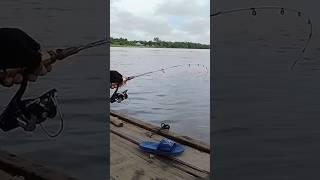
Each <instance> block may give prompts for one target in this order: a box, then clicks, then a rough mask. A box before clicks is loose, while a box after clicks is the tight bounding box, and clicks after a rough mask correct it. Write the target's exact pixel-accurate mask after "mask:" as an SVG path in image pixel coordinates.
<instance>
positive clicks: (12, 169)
mask: <svg viewBox="0 0 320 180" xmlns="http://www.w3.org/2000/svg"><path fill="white" fill-rule="evenodd" d="M0 168H1V169H2V170H3V171H5V172H8V173H9V174H13V175H18V176H23V177H24V178H25V179H32V180H57V179H59V180H76V179H75V178H73V177H70V176H67V175H65V174H63V173H60V172H56V171H54V170H51V169H49V168H47V167H45V166H43V165H40V164H36V163H33V162H31V161H29V160H27V159H23V158H21V157H18V156H16V155H14V154H10V153H8V152H5V151H0Z"/></svg>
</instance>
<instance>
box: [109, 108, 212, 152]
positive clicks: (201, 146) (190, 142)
mask: <svg viewBox="0 0 320 180" xmlns="http://www.w3.org/2000/svg"><path fill="white" fill-rule="evenodd" d="M110 115H112V116H114V117H117V118H119V119H121V120H123V121H126V122H129V123H131V124H134V125H136V126H138V127H141V128H144V129H146V130H149V131H151V132H154V133H158V134H159V135H161V136H164V137H167V138H170V139H172V140H174V141H176V142H179V143H181V144H184V145H187V146H190V147H193V148H195V149H198V150H200V151H203V152H206V153H210V146H209V145H208V144H205V143H203V142H201V141H199V140H196V139H193V138H191V137H188V136H182V135H180V134H177V133H174V132H171V131H158V129H159V128H158V127H156V126H154V125H152V124H149V123H146V122H144V121H142V120H139V119H136V118H133V117H130V116H128V115H125V114H122V113H120V112H117V111H114V110H110Z"/></svg>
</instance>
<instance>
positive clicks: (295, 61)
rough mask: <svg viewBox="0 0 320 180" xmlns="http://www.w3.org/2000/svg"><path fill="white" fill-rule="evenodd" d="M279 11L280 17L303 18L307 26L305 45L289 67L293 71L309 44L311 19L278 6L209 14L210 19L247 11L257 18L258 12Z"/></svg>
mask: <svg viewBox="0 0 320 180" xmlns="http://www.w3.org/2000/svg"><path fill="white" fill-rule="evenodd" d="M269 9H271V10H279V14H280V15H281V16H284V15H285V14H286V12H293V13H295V14H297V17H303V18H305V21H306V23H307V25H308V26H309V33H308V36H307V38H306V43H305V45H304V46H303V47H302V49H301V52H300V54H299V55H298V57H297V58H296V59H295V60H294V61H293V63H292V64H291V66H290V69H291V70H293V69H294V67H295V66H296V65H297V64H298V62H299V60H300V59H301V58H302V57H303V55H304V53H305V51H306V49H307V47H308V46H309V44H310V41H311V38H312V35H313V25H312V21H311V18H310V17H308V16H307V15H306V14H305V13H303V12H301V11H299V10H297V9H293V8H285V7H278V6H262V7H252V8H239V9H231V10H224V11H218V12H216V13H213V14H211V15H210V16H211V17H216V16H221V15H224V14H234V13H238V12H242V11H248V12H249V14H251V15H252V16H257V15H258V10H269Z"/></svg>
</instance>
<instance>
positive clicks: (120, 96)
mask: <svg viewBox="0 0 320 180" xmlns="http://www.w3.org/2000/svg"><path fill="white" fill-rule="evenodd" d="M183 66H187V67H191V66H198V67H203V68H205V70H206V72H207V73H208V71H209V69H208V67H206V66H205V65H203V64H179V65H174V66H169V67H165V68H161V69H157V70H154V71H148V72H145V73H141V74H137V75H133V76H129V77H125V78H124V80H123V84H126V83H127V82H128V81H130V80H132V79H135V78H138V77H143V76H147V75H150V74H154V73H158V72H165V71H167V70H169V69H174V68H178V67H183ZM123 84H122V85H123ZM118 90H119V86H117V88H116V90H115V91H114V92H113V94H112V95H111V97H110V102H111V103H114V102H117V103H121V102H122V101H123V100H125V99H128V94H127V92H128V90H125V91H123V92H121V93H119V92H118Z"/></svg>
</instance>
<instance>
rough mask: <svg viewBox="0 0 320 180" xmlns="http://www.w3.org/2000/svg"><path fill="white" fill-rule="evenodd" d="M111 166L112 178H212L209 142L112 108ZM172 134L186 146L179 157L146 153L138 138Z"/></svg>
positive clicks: (127, 179) (146, 139)
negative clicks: (160, 128)
mask: <svg viewBox="0 0 320 180" xmlns="http://www.w3.org/2000/svg"><path fill="white" fill-rule="evenodd" d="M110 131H111V133H110V148H111V149H110V159H111V160H110V169H111V171H110V172H111V179H113V180H150V179H154V180H156V179H158V180H160V179H161V180H165V179H168V180H181V179H186V180H189V179H209V176H210V146H209V145H207V144H205V143H203V142H201V141H198V140H195V139H192V138H190V137H187V136H182V135H179V134H177V133H174V132H171V131H170V130H169V131H168V130H161V131H159V127H156V126H154V125H151V124H149V123H146V122H144V121H141V120H138V119H135V118H132V117H129V116H127V115H125V114H121V113H119V112H116V111H111V112H110ZM164 137H166V138H169V139H171V140H174V141H176V142H178V143H180V144H183V145H184V147H185V149H186V150H185V152H184V153H183V154H181V155H179V156H177V157H173V158H167V157H161V156H155V155H151V154H148V153H144V152H142V151H140V150H139V149H138V144H139V142H142V141H159V140H161V139H162V138H164Z"/></svg>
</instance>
